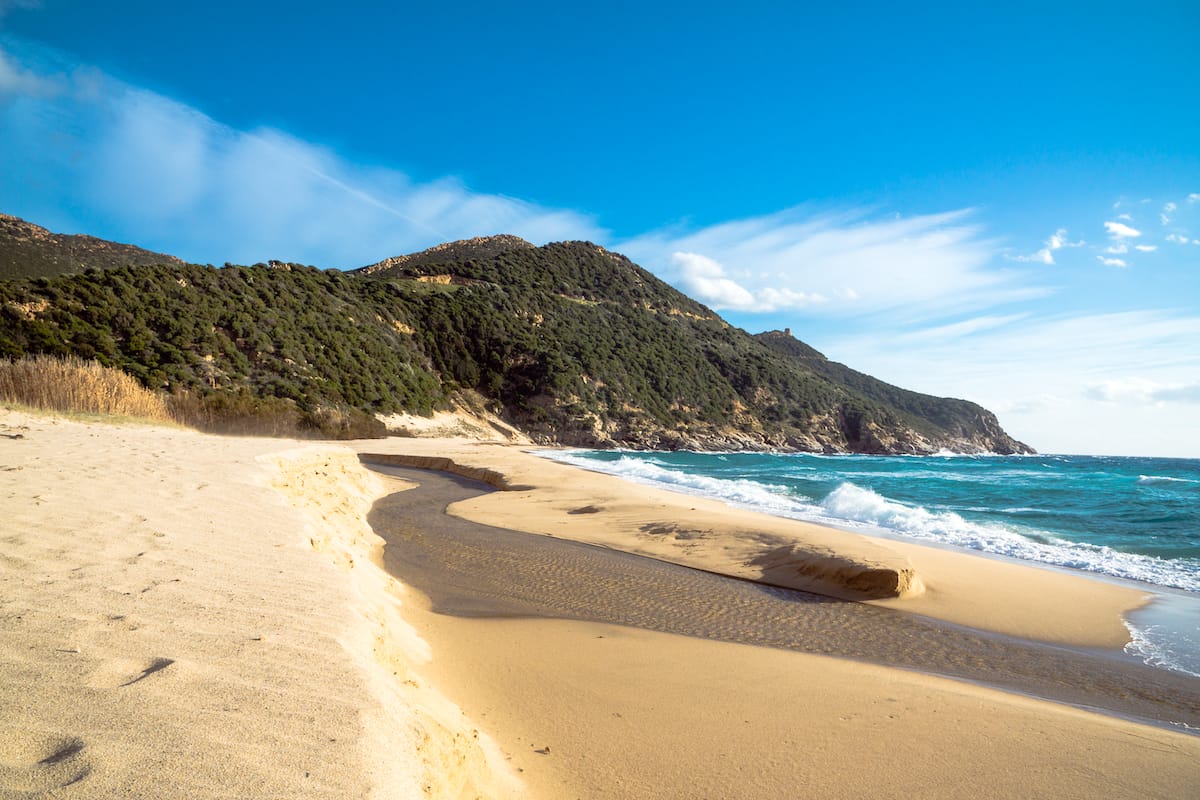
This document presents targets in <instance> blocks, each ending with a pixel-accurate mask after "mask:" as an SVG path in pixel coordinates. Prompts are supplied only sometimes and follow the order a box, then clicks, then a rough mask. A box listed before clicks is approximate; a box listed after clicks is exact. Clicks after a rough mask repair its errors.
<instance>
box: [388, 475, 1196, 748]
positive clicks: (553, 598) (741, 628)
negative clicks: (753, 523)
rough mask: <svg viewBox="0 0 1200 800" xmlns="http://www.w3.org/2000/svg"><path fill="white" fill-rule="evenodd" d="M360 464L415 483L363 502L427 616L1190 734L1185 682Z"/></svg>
mask: <svg viewBox="0 0 1200 800" xmlns="http://www.w3.org/2000/svg"><path fill="white" fill-rule="evenodd" d="M371 466H372V467H373V468H375V469H378V470H379V471H380V472H383V473H385V474H389V475H394V476H397V477H402V478H405V479H407V480H411V481H414V482H417V483H419V484H420V486H419V487H418V488H416V489H411V490H408V491H405V492H402V493H399V494H394V495H391V496H389V497H386V498H384V499H382V500H380V501H379V502H378V503H376V505H375V507H374V509H373V510H372V513H371V516H370V523H371V525H372V527H373V528H374V529H375V530H376V531H377V532H378V533H379V535H380V536H382V537H383V538H384V539H385V540H386V541H387V543H388V544H387V548H386V550H385V554H384V560H385V564H386V566H387V568H388V570H390V571H391V572H392V573H393V574H394V575H395V576H396V577H397V578H399V579H400V580H402V581H403V582H404V583H406V584H409V585H411V586H413V587H415V588H416V589H418V590H420V591H421V592H423V593H424V594H426V595H427V596H428V597H429V598H430V601H431V603H432V605H433V608H434V610H435V611H437V612H439V613H445V614H453V615H458V616H475V617H481V616H506V617H513V616H539V617H555V618H566V619H579V620H588V621H594V622H603V623H609V624H617V625H628V626H634V627H638V628H644V629H647V630H653V631H661V632H665V633H674V634H681V635H686V636H696V637H702V638H708V639H716V640H722V641H729V642H738V643H742V644H750V645H758V646H765V647H777V648H785V649H789V650H796V651H800V652H805V653H816V654H821V655H829V656H837V657H842V658H851V659H856V660H861V661H868V662H872V663H878V664H883V665H887V666H895V667H902V668H906V669H914V670H920V671H923V672H929V673H933V674H938V675H944V676H947V677H954V678H961V679H967V680H971V681H974V682H979V683H984V684H988V685H992V686H997V687H1001V688H1008V689H1015V690H1018V691H1021V692H1025V693H1028V694H1033V695H1036V696H1040V697H1045V698H1049V699H1055V700H1060V701H1064V702H1069V703H1074V704H1077V705H1082V706H1089V707H1094V708H1102V709H1107V710H1109V711H1113V712H1116V713H1119V714H1123V715H1129V716H1134V717H1139V718H1142V719H1147V720H1158V721H1170V722H1175V723H1178V722H1184V723H1187V724H1189V725H1193V726H1200V685H1198V684H1197V682H1196V681H1194V680H1192V679H1189V678H1187V677H1186V676H1181V675H1176V674H1173V673H1169V672H1165V671H1162V670H1157V669H1153V668H1150V667H1146V666H1144V665H1141V664H1138V663H1133V662H1131V661H1130V660H1128V659H1125V658H1122V657H1119V656H1115V655H1112V654H1108V653H1093V652H1087V651H1079V650H1073V649H1069V648H1061V647H1053V646H1048V645H1042V644H1034V643H1029V642H1024V641H1020V640H1015V639H1011V638H1007V637H1002V636H997V635H991V634H986V633H981V632H978V631H974V630H970V629H965V628H959V627H955V626H951V625H948V624H945V623H941V622H935V621H933V620H929V619H927V618H923V617H919V616H916V615H913V614H909V613H904V612H898V611H893V610H891V609H884V608H878V607H874V606H869V605H864V604H861V603H851V602H845V601H840V600H833V599H830V598H826V597H822V596H819V595H814V594H809V593H806V592H799V591H794V590H789V589H779V588H774V587H770V586H764V585H761V584H757V583H753V582H750V581H745V580H739V579H733V578H729V577H726V576H721V575H714V574H710V573H706V572H702V571H699V570H695V569H689V568H687V567H681V566H678V565H675V564H670V563H665V562H661V561H656V560H654V559H650V558H645V557H642V556H636V555H630V554H628V553H624V552H620V551H614V550H608V549H605V548H601V547H596V546H592V545H586V544H580V543H577V542H572V541H566V540H561V539H555V538H552V537H547V536H535V535H531V534H527V533H522V532H518V531H511V530H506V529H502V528H495V527H491V526H487V525H480V524H478V523H473V522H469V521H466V520H462V519H459V518H457V517H453V516H450V515H448V514H446V513H445V509H446V506H447V505H448V504H449V503H452V502H456V501H458V500H461V499H465V498H467V497H473V496H476V495H478V494H481V493H483V492H487V491H492V489H491V487H489V486H486V485H484V484H481V483H478V482H475V481H471V480H468V479H466V478H461V477H458V476H455V475H448V474H445V473H437V472H430V471H423V470H414V469H407V468H400V467H379V466H375V465H371Z"/></svg>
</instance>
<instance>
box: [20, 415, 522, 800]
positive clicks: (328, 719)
mask: <svg viewBox="0 0 1200 800" xmlns="http://www.w3.org/2000/svg"><path fill="white" fill-rule="evenodd" d="M0 435H2V436H3V438H0V520H3V522H2V524H0V619H2V620H3V624H2V625H0V798H25V797H43V796H45V797H49V796H54V797H62V798H67V797H89V798H90V797H95V798H100V797H105V798H107V797H117V796H130V797H141V798H154V797H162V798H178V797H198V798H202V797H289V798H350V797H354V798H358V797H389V798H390V797H414V798H415V797H460V796H474V795H476V794H478V795H481V796H520V795H521V794H522V790H521V789H520V785H519V782H518V781H517V779H516V778H515V776H514V775H513V774H512V773H511V771H510V770H509V769H508V767H507V766H506V765H505V764H504V762H503V761H502V760H500V759H499V758H498V757H497V756H496V749H495V747H494V746H493V745H492V744H491V743H490V740H488V738H487V735H486V734H485V733H481V732H480V731H479V729H478V726H477V725H475V724H473V723H472V721H471V720H470V719H469V718H467V717H466V716H464V715H463V713H462V711H461V710H460V709H459V708H458V707H457V706H455V705H454V704H453V703H452V702H451V701H450V700H448V699H447V698H446V697H445V696H444V695H442V694H440V693H439V692H438V691H437V690H436V689H435V688H434V687H433V686H432V685H431V684H430V682H429V681H428V680H427V678H426V676H425V672H424V670H425V667H426V666H427V665H428V660H429V656H430V651H429V648H428V646H427V645H426V644H425V643H424V642H423V641H422V640H421V639H420V637H419V636H417V635H416V633H415V632H414V631H413V629H412V627H411V626H410V625H409V624H408V623H407V622H405V621H404V620H403V619H402V618H401V616H400V611H401V610H402V609H403V608H404V606H405V605H406V604H407V603H409V599H408V597H407V596H406V592H405V589H404V588H403V587H402V586H400V585H399V584H398V583H396V582H395V581H394V580H393V579H391V578H390V577H389V576H388V575H387V574H386V573H385V572H383V571H382V570H381V569H379V568H378V567H377V566H376V563H375V562H376V560H377V557H378V550H379V546H380V543H379V540H378V539H377V538H376V537H375V536H374V535H373V534H372V532H371V531H370V529H369V528H368V527H367V525H366V523H365V515H366V512H367V510H368V508H369V506H370V504H371V502H372V501H373V500H374V499H375V497H377V496H378V494H379V493H380V492H381V491H382V486H381V485H380V483H379V482H378V479H377V478H376V477H375V476H373V475H371V474H369V473H367V472H366V471H365V470H363V469H362V467H361V466H360V465H359V464H358V460H357V458H356V457H355V456H354V454H353V452H352V451H350V450H348V449H346V448H343V447H337V446H333V445H312V444H307V445H306V444H301V443H298V442H287V441H280V440H270V439H242V438H229V437H224V438H218V437H212V436H204V435H201V434H197V433H193V432H188V431H183V430H173V429H164V428H155V427H149V426H138V425H120V426H118V425H111V424H104V423H99V422H78V421H67V420H62V419H53V418H49V417H45V416H35V415H28V414H24V413H18V412H14V411H11V410H2V411H0ZM489 754H490V755H489ZM51 793H52V794H51Z"/></svg>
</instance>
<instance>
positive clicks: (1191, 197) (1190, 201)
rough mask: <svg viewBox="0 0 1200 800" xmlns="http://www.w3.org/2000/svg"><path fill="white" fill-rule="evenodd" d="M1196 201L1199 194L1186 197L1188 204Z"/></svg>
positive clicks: (1199, 197)
mask: <svg viewBox="0 0 1200 800" xmlns="http://www.w3.org/2000/svg"><path fill="white" fill-rule="evenodd" d="M1198 200H1200V192H1192V193H1191V194H1189V195H1188V196H1187V201H1188V202H1189V203H1195V202H1196V201H1198Z"/></svg>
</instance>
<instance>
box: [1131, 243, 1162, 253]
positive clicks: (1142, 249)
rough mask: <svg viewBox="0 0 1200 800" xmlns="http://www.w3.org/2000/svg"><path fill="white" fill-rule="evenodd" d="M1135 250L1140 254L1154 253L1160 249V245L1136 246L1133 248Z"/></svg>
mask: <svg viewBox="0 0 1200 800" xmlns="http://www.w3.org/2000/svg"><path fill="white" fill-rule="evenodd" d="M1133 249H1134V250H1137V251H1138V252H1140V253H1153V252H1154V251H1155V250H1157V249H1158V245H1156V244H1135V245H1134V246H1133Z"/></svg>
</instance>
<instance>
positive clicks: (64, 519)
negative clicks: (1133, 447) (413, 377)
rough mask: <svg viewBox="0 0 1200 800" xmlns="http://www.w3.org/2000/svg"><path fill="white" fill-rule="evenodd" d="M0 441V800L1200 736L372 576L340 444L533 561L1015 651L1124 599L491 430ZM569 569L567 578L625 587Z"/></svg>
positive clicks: (1199, 753) (399, 486)
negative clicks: (804, 602) (804, 605)
mask: <svg viewBox="0 0 1200 800" xmlns="http://www.w3.org/2000/svg"><path fill="white" fill-rule="evenodd" d="M0 434H2V435H3V437H4V438H0V498H2V499H0V506H2V511H3V518H4V520H5V523H4V527H3V533H2V534H0V545H2V549H0V602H2V605H0V615H2V617H3V619H4V625H3V627H2V628H0V639H2V640H3V641H2V642H0V645H2V650H0V652H2V653H3V655H0V798H9V797H11V798H18V797H20V798H25V797H39V796H40V797H50V796H53V797H80V798H83V797H87V798H93V797H94V798H100V797H119V796H130V797H133V796H136V797H180V796H185V797H274V796H279V797H283V796H286V797H540V798H559V797H563V798H565V797H714V796H725V797H835V798H836V797H846V798H851V797H863V796H867V795H870V796H878V797H912V796H919V797H946V798H950V797H962V796H986V797H1013V798H1017V797H1022V798H1024V797H1039V796H1040V797H1081V798H1082V797H1094V796H1097V795H1101V796H1106V797H1162V798H1182V797H1189V796H1193V795H1194V793H1195V791H1196V790H1197V787H1200V736H1197V735H1195V734H1194V733H1187V732H1184V731H1183V730H1182V729H1171V728H1170V727H1169V725H1147V724H1141V723H1138V722H1133V721H1129V720H1126V719H1122V718H1120V717H1118V716H1115V715H1112V714H1102V713H1096V712H1093V711H1087V710H1083V709H1081V708H1078V707H1074V706H1070V705H1065V704H1062V703H1053V702H1046V701H1044V700H1037V699H1033V698H1031V697H1028V696H1023V695H1021V694H1017V693H1014V692H1001V691H997V690H995V689H992V688H985V687H983V686H980V685H977V684H976V683H972V682H970V681H963V680H950V679H947V678H942V677H934V676H931V675H927V674H923V673H922V672H918V671H913V669H899V668H896V667H895V666H885V665H883V664H880V663H864V661H863V660H862V659H857V660H848V659H846V658H831V657H828V656H822V655H816V654H813V653H811V652H798V651H795V650H788V649H781V648H780V647H763V646H755V645H752V644H747V643H744V642H740V641H736V640H729V637H726V640H716V639H713V638H700V636H698V635H689V636H684V635H679V634H677V633H672V632H669V631H668V630H656V629H649V630H648V629H644V628H639V627H631V626H630V625H627V624H620V625H618V624H612V623H611V622H601V621H595V620H589V619H550V618H542V616H543V615H540V614H533V613H506V612H503V611H501V612H496V609H497V608H498V607H499V606H498V605H497V604H502V603H503V602H507V601H505V600H504V598H502V597H498V598H491V599H489V600H488V601H487V602H485V603H483V606H481V607H480V609H479V611H480V613H485V612H487V611H488V609H489V608H490V609H491V610H492V611H493V612H495V613H492V614H491V615H490V616H488V617H486V618H484V617H479V616H476V617H474V618H472V617H470V616H462V615H458V616H456V615H451V614H446V613H436V612H435V611H434V608H435V607H436V605H437V602H438V598H437V597H436V596H435V595H434V593H433V592H429V593H426V592H421V591H418V590H417V589H416V588H415V587H414V586H409V585H405V584H404V583H403V582H402V581H400V580H397V578H396V576H395V575H394V574H392V573H394V572H396V571H397V570H396V569H395V568H392V569H391V571H390V572H389V570H388V569H384V565H385V564H386V563H388V554H386V553H385V552H384V547H383V540H382V539H381V538H380V537H379V536H378V535H377V532H376V531H373V530H372V528H371V527H370V526H369V525H368V523H367V520H368V518H369V517H370V516H371V514H372V507H373V505H375V504H377V503H379V504H380V505H382V504H384V503H395V504H401V505H403V504H404V502H405V501H404V495H405V493H406V492H415V491H417V490H415V489H414V488H413V487H414V482H413V481H402V480H399V479H396V478H394V477H388V476H386V475H383V474H380V473H378V472H374V471H371V470H369V469H367V468H366V467H364V466H363V464H362V463H360V460H359V455H361V454H376V455H375V456H374V458H375V459H376V460H379V459H378V456H379V455H382V456H385V457H388V458H394V459H396V460H397V461H408V462H410V463H421V464H423V465H425V466H440V467H451V468H453V469H454V470H455V471H457V472H458V473H462V474H466V475H469V476H471V477H474V478H482V479H484V480H487V481H489V482H490V483H492V484H495V485H499V486H504V487H506V488H507V489H508V490H507V491H497V492H489V493H484V494H479V495H477V496H475V497H472V498H470V499H465V500H462V501H460V502H456V503H454V504H453V505H452V506H451V509H450V511H451V514H452V515H454V516H455V517H456V518H461V519H463V520H465V521H468V522H474V523H484V524H486V525H490V526H495V527H498V528H501V529H514V530H517V531H525V532H528V533H532V534H538V536H533V537H526V538H529V539H531V540H533V542H532V544H528V545H527V546H528V547H531V548H533V550H531V552H536V551H537V550H538V545H537V542H538V541H548V540H547V539H546V537H554V539H558V540H569V542H567V541H564V542H561V543H562V544H569V545H570V546H573V547H580V546H588V545H591V546H593V547H591V548H590V549H592V550H595V549H596V547H594V546H599V547H600V548H603V549H604V551H606V552H608V553H610V554H611V555H613V556H617V557H620V558H632V557H633V556H630V555H627V554H634V555H637V556H649V557H651V558H652V559H654V562H653V563H655V564H658V565H660V566H661V567H663V568H665V569H671V570H677V571H681V572H685V573H689V574H690V573H695V574H697V575H705V576H707V577H708V578H709V579H711V580H714V581H724V582H727V583H728V582H729V581H727V579H725V578H720V577H716V576H715V575H714V573H715V574H722V575H731V576H734V577H737V578H744V579H752V580H765V581H767V582H769V583H771V584H774V585H776V586H783V587H790V588H792V589H797V590H803V591H816V592H819V593H821V594H822V595H824V596H826V597H828V596H836V597H841V598H845V599H849V600H858V601H862V603H866V604H867V605H866V606H865V609H866V610H867V612H868V613H869V615H871V616H872V618H874V617H878V616H879V615H881V614H888V615H891V616H890V617H889V618H901V617H912V618H913V619H921V620H924V619H926V618H929V619H932V620H937V621H940V622H939V624H941V623H949V625H948V626H947V625H943V626H942V628H941V629H942V630H944V631H950V632H953V631H957V630H958V628H957V627H956V626H970V627H971V628H973V629H975V630H977V631H980V632H982V633H979V634H978V635H980V636H983V637H986V636H988V635H990V634H988V633H987V632H993V633H995V634H1004V635H1008V636H1020V637H1022V638H1023V639H1025V640H1028V642H1027V646H1029V647H1034V648H1037V647H1041V648H1043V649H1044V650H1045V651H1046V652H1055V651H1057V650H1067V651H1071V652H1073V653H1085V652H1087V651H1093V652H1098V653H1104V652H1110V653H1112V652H1116V651H1119V648H1120V646H1121V645H1122V644H1124V641H1125V640H1126V636H1127V634H1126V631H1125V629H1124V626H1123V625H1122V623H1121V614H1122V613H1123V612H1124V611H1127V610H1129V609H1131V608H1135V607H1137V606H1138V605H1139V604H1141V603H1142V602H1144V598H1145V594H1144V593H1143V592H1140V591H1137V590H1134V589H1129V588H1126V587H1123V586H1117V585H1114V584H1110V583H1103V582H1100V581H1093V580H1089V579H1085V578H1076V577H1074V576H1069V575H1065V574H1063V573H1060V572H1051V571H1048V570H1039V569H1033V568H1029V567H1024V566H1021V565H1014V564H1008V563H1004V562H1000V561H996V560H992V559H985V558H980V557H975V556H971V555H967V554H960V553H955V552H950V551H942V550H933V549H931V548H922V547H919V546H916V545H911V546H910V545H905V544H902V543H897V542H892V541H887V542H883V541H880V540H873V539H869V538H867V537H861V536H855V535H853V534H846V533H843V532H840V531H833V530H830V529H824V528H820V527H817V526H811V525H802V524H801V523H794V522H788V521H783V520H775V519H773V518H770V517H763V516H760V515H755V514H750V513H748V512H742V511H735V510H732V509H729V508H728V507H725V506H723V505H721V504H719V503H710V502H707V501H703V500H700V499H698V498H692V497H683V496H679V495H671V494H668V493H665V492H660V491H655V490H651V489H646V488H643V487H637V486H633V485H631V484H627V483H623V482H621V481H618V480H616V479H614V478H611V477H608V476H603V475H598V474H593V473H588V472H584V471H582V470H578V469H575V468H569V467H566V466H562V465H558V464H554V463H551V462H548V461H546V460H544V459H540V458H537V457H536V456H532V455H529V454H528V453H525V452H522V449H521V447H520V446H515V445H511V444H502V443H498V442H477V441H469V440H464V439H397V438H394V439H388V440H373V441H362V442H351V443H347V444H346V445H341V444H329V443H303V442H292V441H283V440H277V439H275V440H273V439H249V438H232V437H212V436H204V435H201V434H198V433H194V432H190V431H184V430H177V429H169V428H159V427H151V426H144V425H134V424H111V423H107V422H99V421H71V420H64V419H56V418H52V417H48V416H40V415H30V414H26V413H22V412H17V411H12V410H6V411H3V412H0ZM414 459H417V461H416V462H414V461H413V460H414ZM422 459H424V461H421V460H422ZM437 459H450V460H452V462H453V463H452V464H451V463H449V462H447V461H436V460H437ZM383 460H387V458H385V459H383ZM435 462H436V463H435ZM418 482H419V479H418ZM415 496H416V495H415V494H414V495H413V497H415ZM427 527H432V526H427ZM389 549H394V548H389ZM613 551H619V552H613ZM603 554H604V553H601V554H600V555H601V556H602V555H603ZM556 558H557V556H556ZM598 558H599V557H598ZM527 560H528V561H531V562H532V561H534V559H533V558H532V557H530V558H528V559H527ZM641 560H642V561H645V559H641ZM596 563H597V566H595V567H589V569H596V570H600V571H601V572H600V573H595V572H593V573H589V574H590V575H595V574H601V575H603V570H605V569H609V570H610V571H612V573H613V574H612V576H611V577H612V583H613V585H614V586H618V587H619V586H621V585H622V584H621V581H622V580H624V579H625V578H626V576H625V575H623V574H622V572H623V570H622V569H621V568H619V567H615V566H614V567H606V566H605V565H606V564H607V563H609V562H607V561H604V560H602V559H601V560H598V561H597V562H596ZM613 563H618V562H613ZM681 567H687V568H688V569H687V570H681V569H680V568H681ZM547 569H548V570H549V572H550V573H554V572H555V571H556V570H555V569H554V568H547ZM697 569H699V570H704V572H697ZM629 571H630V572H632V568H631V569H630V570H629ZM559 572H561V570H559ZM568 574H569V573H568ZM498 579H499V578H498ZM736 583H738V584H745V585H746V586H748V587H750V588H751V590H753V591H758V592H760V593H761V589H753V587H754V586H757V585H758V584H747V583H745V581H737V582H736ZM578 588H579V592H578V594H579V595H580V596H585V595H586V596H587V597H599V598H601V599H598V600H594V601H590V604H591V605H593V606H603V605H604V604H605V602H606V601H604V600H603V599H602V598H603V594H602V593H600V594H598V592H599V588H598V587H597V586H595V585H592V586H579V587H578ZM600 588H602V587H600ZM556 591H560V592H561V590H556ZM626 593H629V592H626ZM620 594H621V592H619V591H618V592H617V595H620ZM633 594H637V592H636V591H634V592H633ZM633 599H635V600H636V599H637V598H633ZM443 601H444V599H443ZM472 602H483V601H478V600H475V601H472ZM523 602H524V601H523ZM862 603H857V602H856V603H846V602H837V603H834V602H826V603H825V605H826V606H828V607H829V608H828V609H822V610H821V613H843V612H839V611H836V609H838V608H843V607H850V608H860V609H861V608H864V606H863V605H862ZM459 611H460V613H461V612H462V611H463V610H462V609H460V610H459ZM497 613H498V616H497ZM674 613H676V614H677V616H679V617H680V618H685V617H687V616H688V614H689V612H688V610H687V609H686V608H681V609H678V610H677V611H676V612H674ZM849 613H851V614H853V613H854V612H853V611H850V612H849ZM862 616H863V615H859V617H862ZM699 622H704V620H699ZM864 624H866V623H864ZM922 624H924V623H922ZM721 625H724V626H726V627H737V625H736V624H735V623H727V622H722V623H721ZM718 627H720V626H718ZM820 631H821V632H820V636H821V637H824V638H826V639H837V638H838V637H839V636H841V637H842V638H843V639H845V640H847V641H849V639H850V636H851V633H852V631H849V632H846V633H843V634H839V633H838V627H837V626H831V627H827V628H821V629H820ZM973 635H974V634H973ZM876 638H877V637H876ZM885 638H886V637H885ZM893 638H898V640H899V641H900V642H901V645H899V647H900V649H904V645H903V642H904V641H907V640H905V639H903V637H893ZM1031 643H1041V644H1031ZM868 656H869V654H868ZM1037 658H1039V656H1034V657H1032V660H1034V661H1036V660H1037ZM866 660H867V661H870V660H871V659H870V658H869V657H868V658H867V659H866ZM1072 663H1074V662H1072ZM1010 671H1014V670H1010ZM1085 677H1086V676H1085ZM1022 680H1023V679H1021V678H1020V676H1018V679H1017V680H1015V681H1014V683H1016V684H1017V685H1018V686H1019V685H1020V684H1021V681H1022ZM1114 680H1115V679H1114ZM1193 683H1194V682H1193ZM1168 684H1169V681H1168ZM1094 691H1099V692H1100V693H1101V694H1103V692H1104V691H1106V690H1105V689H1104V687H1103V685H1102V686H1101V687H1100V688H1099V689H1095V690H1094ZM1195 691H1196V692H1200V689H1196V690H1195ZM1114 693H1115V692H1114ZM1148 702H1150V704H1151V706H1153V698H1151V700H1150V701H1148ZM1166 707H1167V705H1164V708H1166ZM1159 722H1163V723H1169V722H1171V720H1169V719H1161V720H1159Z"/></svg>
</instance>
